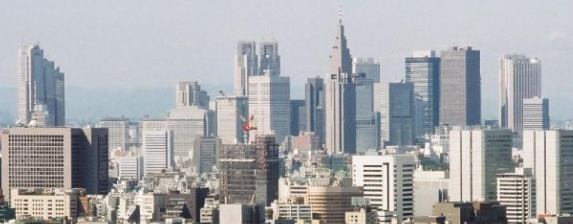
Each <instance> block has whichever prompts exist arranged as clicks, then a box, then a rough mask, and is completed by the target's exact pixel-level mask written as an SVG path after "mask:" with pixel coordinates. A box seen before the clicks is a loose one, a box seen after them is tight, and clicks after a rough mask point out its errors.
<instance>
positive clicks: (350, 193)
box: [304, 186, 362, 224]
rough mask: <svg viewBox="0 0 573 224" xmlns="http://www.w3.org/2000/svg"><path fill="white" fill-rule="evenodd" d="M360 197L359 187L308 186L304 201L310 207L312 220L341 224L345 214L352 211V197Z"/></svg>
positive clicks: (360, 190) (360, 189)
mask: <svg viewBox="0 0 573 224" xmlns="http://www.w3.org/2000/svg"><path fill="white" fill-rule="evenodd" d="M361 196H362V188H361V187H351V186H308V192H307V195H306V197H305V199H304V201H305V204H307V205H310V206H311V207H312V210H313V213H314V219H318V220H320V221H321V222H324V223H329V224H330V223H333V224H343V223H344V222H345V212H348V211H353V207H352V204H351V202H352V197H361Z"/></svg>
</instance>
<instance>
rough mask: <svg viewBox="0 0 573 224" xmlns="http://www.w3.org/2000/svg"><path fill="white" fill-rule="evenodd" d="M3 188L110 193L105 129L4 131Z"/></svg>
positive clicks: (4, 192)
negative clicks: (69, 189)
mask: <svg viewBox="0 0 573 224" xmlns="http://www.w3.org/2000/svg"><path fill="white" fill-rule="evenodd" d="M1 137H2V140H1V142H2V190H3V194H4V196H7V197H9V196H10V194H9V192H10V190H11V189H12V188H85V189H86V191H87V192H88V193H89V194H107V192H108V189H109V186H108V149H107V147H108V143H107V129H105V128H84V129H80V128H11V129H5V130H3V131H2V134H1Z"/></svg>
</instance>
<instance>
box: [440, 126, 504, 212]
mask: <svg viewBox="0 0 573 224" xmlns="http://www.w3.org/2000/svg"><path fill="white" fill-rule="evenodd" d="M449 140H450V143H449V151H450V153H449V160H450V187H449V188H448V191H449V193H448V195H449V199H450V201H461V202H468V201H495V200H497V188H496V178H497V175H498V174H502V173H509V172H513V160H512V157H511V141H512V133H511V130H509V129H485V128H475V129H472V128H468V129H463V128H459V127H456V128H454V129H453V130H451V131H450V136H449Z"/></svg>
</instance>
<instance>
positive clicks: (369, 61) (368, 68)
mask: <svg viewBox="0 0 573 224" xmlns="http://www.w3.org/2000/svg"><path fill="white" fill-rule="evenodd" d="M352 73H353V74H361V73H363V74H365V75H366V78H367V79H370V80H372V82H380V62H378V61H377V60H376V59H374V58H353V59H352Z"/></svg>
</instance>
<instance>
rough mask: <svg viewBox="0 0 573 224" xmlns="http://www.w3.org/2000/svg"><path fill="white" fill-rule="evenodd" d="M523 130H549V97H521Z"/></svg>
mask: <svg viewBox="0 0 573 224" xmlns="http://www.w3.org/2000/svg"><path fill="white" fill-rule="evenodd" d="M522 115H523V116H522V117H523V119H522V122H523V123H522V125H521V127H522V129H523V130H549V128H550V126H551V123H550V121H551V120H550V119H549V99H547V98H537V97H536V98H528V99H523V114H522Z"/></svg>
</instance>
